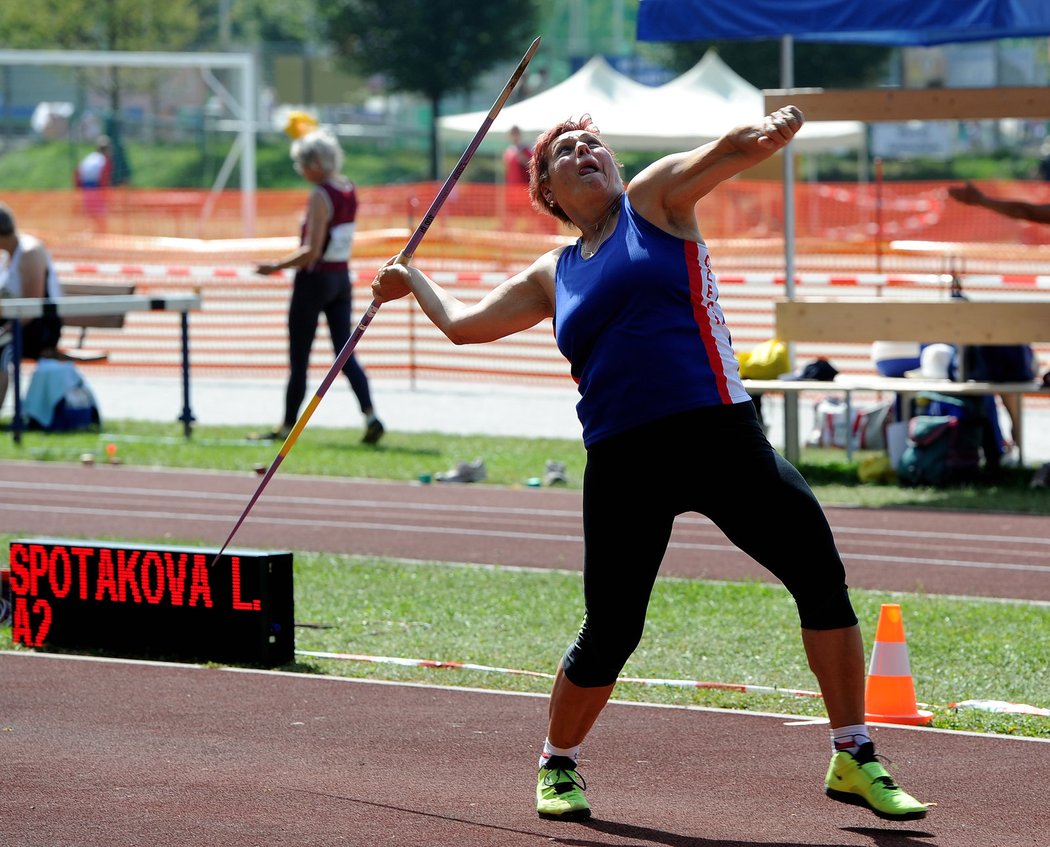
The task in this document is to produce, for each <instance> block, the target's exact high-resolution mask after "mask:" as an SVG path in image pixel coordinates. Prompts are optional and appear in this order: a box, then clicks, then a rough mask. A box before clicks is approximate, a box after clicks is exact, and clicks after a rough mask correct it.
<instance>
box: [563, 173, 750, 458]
mask: <svg viewBox="0 0 1050 847" xmlns="http://www.w3.org/2000/svg"><path fill="white" fill-rule="evenodd" d="M621 203H622V206H621V211H620V217H619V219H618V221H617V223H616V229H615V230H614V232H613V234H612V235H611V236H610V237H609V239H608V240H607V241H606V242H605V243H604V244H602V245H601V248H600V249H599V250H598V252H597V253H596V254H595V255H594V256H593V257H592V258H590V259H584V258H582V257H581V255H580V242H579V241H577V242H576V244H574V245H572V246H571V247H567V248H565V250H563V251H562V253H561V256H559V258H558V266H557V270H556V272H555V277H554V285H555V308H554V334H555V338H556V339H557V342H558V349H559V350H561V352H562V354H563V355H564V356H565V358H567V359H568V360H569V363H570V365H571V370H572V376H573V379H575V380H576V382H577V383H578V385H579V391H580V401H579V403H577V404H576V411H577V414H578V415H579V418H580V422H581V423H582V424H583V441H584V444H585V445H587V446H588V447H589V446H590V445H592V444H595V443H597V442H598V441H600V440H602V439H603V438H608V437H609V436H611V435H616V434H617V433H620V432H625V431H626V430H629V429H632V428H634V427H636V426H640V425H642V424H645V423H649V422H651V421H655V420H659V419H661V418H664V417H667V416H668V415H674V414H678V413H680V412H686V411H689V410H692V409H696V408H700V407H704V406H717V405H727V404H733V403H745V402H748V401H750V399H751V398H750V397H749V396H748V394H747V392H746V391H745V390H744V385H743V383H742V382H741V381H740V370H739V367H738V365H737V360H736V356H735V354H734V353H733V345H732V338H731V337H730V334H729V328H728V327H727V326H726V321H725V316H724V315H723V314H722V309H721V307H720V306H719V305H718V284H717V280H716V279H715V274H714V271H713V270H712V269H711V257H710V256H709V254H708V252H707V247H706V246H705V245H704V244H703V243H701V242H696V241H683V240H682V239H680V238H676V237H674V236H672V235H668V234H667V233H666V232H664V231H663V230H661V229H659V228H658V227H656V226H654V225H653V224H651V223H649V221H647V220H645V218H643V217H642V216H641V215H639V214H638V213H637V212H636V211H635V210H634V208H633V207H632V206H631V203H630V200H628V198H627V194H626V193H624V195H623V199H622V200H621Z"/></svg>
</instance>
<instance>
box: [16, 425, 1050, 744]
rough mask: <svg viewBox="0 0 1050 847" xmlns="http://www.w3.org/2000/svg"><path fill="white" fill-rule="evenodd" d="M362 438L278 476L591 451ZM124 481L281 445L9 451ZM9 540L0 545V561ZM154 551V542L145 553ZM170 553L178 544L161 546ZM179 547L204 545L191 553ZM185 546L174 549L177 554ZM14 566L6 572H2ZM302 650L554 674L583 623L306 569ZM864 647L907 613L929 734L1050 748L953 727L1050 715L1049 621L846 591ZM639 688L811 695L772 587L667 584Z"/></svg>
mask: <svg viewBox="0 0 1050 847" xmlns="http://www.w3.org/2000/svg"><path fill="white" fill-rule="evenodd" d="M358 439H359V433H358V432H355V431H352V430H348V431H343V430H339V431H336V430H327V429H323V428H316V429H314V428H308V429H307V430H306V431H305V432H304V434H303V436H302V438H301V439H300V440H299V442H298V443H297V444H296V446H295V449H294V450H293V451H292V452H291V454H290V455H289V457H288V459H287V460H286V461H285V463H284V464H283V465H282V469H281V473H282V474H284V473H309V474H335V475H342V476H353V477H372V478H384V479H405V480H408V479H415V478H416V477H417V476H418V475H419V473H421V472H432V471H434V470H438V469H443V468H445V467H449V466H451V464H453V463H454V461H455V460H456V459H462V458H463V457H473V456H475V455H483V456H484V457H485V459H486V464H487V466H488V468H489V475H490V479H489V482H488V483H484V484H497V485H508V486H514V485H521V484H522V483H523V480H525V479H526V478H528V477H530V476H535V475H536V474H537V473H538V469H542V467H543V463H544V461H545V460H546V459H548V458H558V459H560V460H561V461H564V462H565V463H566V465H567V467H568V471H569V480H570V483H569V484H570V485H572V486H577V485H579V480H580V476H581V474H582V470H583V461H584V457H583V450H582V447H580V445H579V444H578V443H576V442H573V441H560V440H540V439H513V438H480V437H474V436H470V437H463V436H460V437H455V436H447V435H439V434H405V433H397V432H392V433H389V434H388V436H387V437H386V438H385V439H384V441H383V443H382V446H381V447H379V448H378V449H374V448H366V447H362V446H361V445H359V444H358ZM110 443H112V444H115V445H116V447H117V455H118V456H119V457H120V458H121V459H122V460H123V461H124V462H125V463H126V464H129V465H139V466H170V467H207V468H222V469H233V470H249V469H251V468H253V467H254V466H255V465H257V464H266V465H268V464H269V462H270V461H272V459H273V457H274V455H275V454H276V449H277V447H276V445H273V444H259V443H252V442H248V441H246V440H245V439H244V431H243V429H234V428H228V427H200V428H198V429H197V430H196V431H195V433H194V436H193V438H192V439H191V440H190V441H188V442H187V441H186V440H185V439H184V438H182V436H181V431H180V429H179V427H178V426H175V425H171V426H168V425H157V424H145V423H121V422H112V423H109V422H107V424H106V430H105V432H104V433H78V434H68V435H44V434H41V433H27V434H26V436H25V440H24V442H23V444H22V445H21V446H17V445H14V444H13V443H12V441H11V439H10V438H9V437H6V436H5V437H4V438H0V459H5V460H7V459H20V460H29V461H67V462H76V461H79V457H80V455H81V454H82V453H84V452H94V453H96V454H98V455H99V456H103V455H105V447H106V445H107V444H110ZM802 470H803V472H804V473H805V474H806V476H807V477H808V478H809V479H810V480H811V483H812V484H813V486H814V490H815V491H816V492H817V495H818V497H820V498H821V500H822V501H823V502H824V503H826V504H829V505H830V504H840V505H847V504H848V505H861V504H863V505H870V506H874V507H891V506H917V505H918V506H923V507H926V508H952V509H958V508H970V509H975V510H981V511H993V510H996V511H1004V510H1006V511H1018V510H1024V511H1028V512H1032V513H1037V514H1048V513H1050V496H1048V495H1047V493H1046V492H1045V491H1031V490H1029V489H1028V488H1027V487H1026V478H1027V476H1026V475H1025V474H1022V473H1020V472H1018V473H1017V474H1016V475H1008V477H1007V478H1006V479H1004V480H1003V481H1000V482H999V483H997V484H996V485H979V486H972V487H970V488H967V489H958V490H949V491H934V490H905V489H900V488H898V487H896V486H891V485H878V486H869V485H862V484H860V483H859V482H857V481H856V466H855V464H853V465H851V464H848V463H846V462H844V461H843V459H842V454H841V451H839V452H835V451H811V452H807V453H806V454H805V455H804V460H803V462H802ZM11 537H13V536H7V537H2V538H0V542H4V545H3V546H4V550H5V551H6V547H7V544H6V542H9V541H10V539H11ZM142 540H148V539H142ZM167 541H168V542H169V543H170V542H171V540H170V539H168V540H167ZM181 542H184V543H187V544H196V543H199V541H198V540H196V539H189V538H188V539H181ZM176 543H178V542H176ZM3 558H4V559H6V555H5V556H3ZM295 560H296V562H295V591H296V597H295V603H296V621H297V624H298V629H297V635H296V641H297V647H298V649H300V650H302V651H310V652H334V653H353V654H366V655H369V656H380V657H382V656H388V657H402V658H408V659H426V660H439V661H452V662H468V663H472V664H477V665H483V666H487V667H493V668H504V669H510V670H518V671H529V672H533V673H534V674H550V673H553V671H554V669H555V667H556V664H557V661H558V658H559V657H560V655H561V653H562V651H563V650H564V649H565V647H566V645H567V644H568V642H569V641H570V640H571V638H572V636H573V634H574V632H575V629H576V627H577V626H578V625H579V621H580V616H581V613H582V605H581V604H582V598H581V592H580V576H579V574H577V573H559V572H550V571H528V570H522V569H503V568H497V567H484V566H472V565H462V564H456V563H438V562H423V563H421V562H401V561H390V560H383V559H372V558H361V557H353V556H335V555H330V554H316V553H306V552H297V553H296V556H295ZM853 597H854V602H855V605H856V607H857V610H858V615H859V616H860V619H861V625H862V628H863V630H864V634H865V640H866V643H867V644H868V645H869V650H870V644H871V639H872V638H873V635H874V629H875V625H876V623H877V620H878V614H879V607H880V605H881V604H882V603H886V602H893V603H900V604H901V606H902V608H903V611H904V619H905V627H906V631H907V635H908V643H909V651H910V657H911V666H912V673H913V676H914V679H915V686H916V694H917V698H918V700H919V701H920V702H921V703H925V704H929V706H928V707H929V708H930V709H931V710H932V711H933V712H934V713H935V725H936V726H939V727H948V728H954V729H966V730H973V731H982V732H1000V733H1010V734H1020V735H1031V736H1039V737H1050V718H1046V717H1037V716H1021V715H1007V714H997V713H992V712H986V711H979V710H974V709H965V708H964V709H953V708H952V704H954V703H957V702H959V701H962V700H982V699H984V700H1005V701H1011V702H1018V703H1028V704H1031V705H1034V706H1038V707H1044V708H1045V707H1050V694H1048V692H1050V647H1048V646H1047V645H1050V606H1047V605H1045V604H1036V603H1024V602H1002V601H990V600H965V599H956V598H944V597H935V596H925V595H920V594H888V593H884V592H869V591H854V592H853ZM295 668H296V669H297V670H304V671H309V672H316V673H331V674H338V675H342V676H352V677H369V678H377V679H389V680H410V681H418V682H428V683H439V684H450V685H467V686H480V687H485V688H499V689H506V690H520V691H534V692H546V691H547V690H548V688H549V684H550V683H549V679H547V678H545V677H543V676H536V675H526V674H511V673H497V672H491V671H477V670H459V669H434V668H426V667H414V666H405V665H394V664H385V663H380V662H363V661H345V660H330V659H320V658H315V657H312V656H306V655H301V656H300V657H299V659H298V661H297V662H296V664H295ZM625 674H626V675H628V676H632V677H641V678H647V679H648V678H651V679H666V680H681V681H685V682H689V681H705V682H715V683H739V684H749V685H754V686H762V687H774V686H775V687H777V688H781V689H784V688H787V689H804V690H810V689H813V688H814V687H815V685H816V683H815V680H814V678H813V676H812V674H811V673H810V671H809V669H808V668H807V666H806V662H805V657H804V655H803V652H802V648H801V644H800V640H799V636H798V622H797V618H796V616H795V611H794V607H793V604H792V603H791V601H790V598H789V596H788V595H787V593H786V592H785V591H784V590H783V589H781V588H779V587H776V586H770V585H766V584H759V583H717V582H702V581H694V580H681V579H661V580H660V581H659V583H658V586H657V589H656V592H655V594H654V598H653V602H652V605H651V610H650V614H649V618H648V623H647V629H646V635H645V638H644V640H643V643H642V645H641V647H640V649H639V650H638V651H637V653H636V654H635V655H634V656H633V657H632V659H631V661H630V663H629V664H628V666H627V668H626V669H625ZM616 696H617V697H618V698H620V699H629V700H636V701H647V702H660V703H675V704H699V705H706V706H718V707H730V708H742V709H752V710H760V711H772V712H781V713H789V714H798V715H819V714H821V713H822V705H821V703H820V701H819V700H817V699H814V698H809V697H799V696H792V695H787V694H780V693H775V694H766V693H763V694H753V693H748V694H744V693H737V692H730V691H724V690H717V689H704V688H696V687H690V686H685V685H683V686H672V685H643V684H635V683H632V684H622V685H621V686H620V687H619V688H618V689H617V693H616Z"/></svg>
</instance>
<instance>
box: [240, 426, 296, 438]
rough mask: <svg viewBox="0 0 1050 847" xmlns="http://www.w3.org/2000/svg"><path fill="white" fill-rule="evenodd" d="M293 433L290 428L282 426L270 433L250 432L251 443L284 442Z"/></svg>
mask: <svg viewBox="0 0 1050 847" xmlns="http://www.w3.org/2000/svg"><path fill="white" fill-rule="evenodd" d="M291 433H292V428H291V427H290V426H286V425H282V426H279V427H277V428H276V429H271V430H270V431H269V432H249V433H248V440H249V441H284V440H285V439H286V438H287V437H288V436H289V435H291Z"/></svg>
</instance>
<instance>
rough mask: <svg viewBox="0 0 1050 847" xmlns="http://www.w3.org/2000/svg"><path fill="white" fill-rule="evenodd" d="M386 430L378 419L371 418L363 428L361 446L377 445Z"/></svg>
mask: <svg viewBox="0 0 1050 847" xmlns="http://www.w3.org/2000/svg"><path fill="white" fill-rule="evenodd" d="M384 432H386V429H385V428H384V427H383V424H382V423H381V422H380V420H379V418H372V420H370V421H369V422H368V425H367V426H366V427H365V434H364V435H363V436H361V443H362V444H378V443H379V439H380V438H382V437H383V433H384Z"/></svg>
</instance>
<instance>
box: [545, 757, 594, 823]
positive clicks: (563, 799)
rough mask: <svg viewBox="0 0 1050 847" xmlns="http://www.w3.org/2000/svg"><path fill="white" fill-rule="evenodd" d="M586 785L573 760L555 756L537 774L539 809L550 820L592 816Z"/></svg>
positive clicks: (577, 819)
mask: <svg viewBox="0 0 1050 847" xmlns="http://www.w3.org/2000/svg"><path fill="white" fill-rule="evenodd" d="M586 788H587V783H586V782H585V781H584V779H583V777H582V776H580V774H579V772H577V770H576V763H575V762H574V761H573V760H572V759H570V758H568V757H567V756H551V757H550V758H549V759H548V760H547V761H546V762H544V764H543V767H542V768H540V772H539V774H537V776H536V812H537V813H538V814H539V816H540V817H541V818H548V819H550V820H558V821H585V820H587V818H589V817H590V816H591V804H590V803H588V802H587V798H586V797H585V796H584V794H583V792H584V790H585V789H586Z"/></svg>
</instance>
